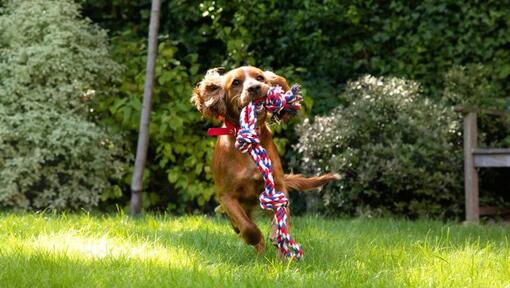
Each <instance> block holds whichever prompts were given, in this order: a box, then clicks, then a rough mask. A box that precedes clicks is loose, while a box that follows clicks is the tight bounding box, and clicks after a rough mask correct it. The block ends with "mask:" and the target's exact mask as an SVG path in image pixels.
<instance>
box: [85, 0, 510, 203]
mask: <svg viewBox="0 0 510 288" xmlns="http://www.w3.org/2000/svg"><path fill="white" fill-rule="evenodd" d="M82 1H83V3H84V13H85V14H86V15H88V16H89V17H90V18H91V19H93V21H95V22H96V23H98V24H100V25H102V26H103V27H105V28H107V29H109V30H110V31H111V34H112V35H113V36H115V37H121V38H123V39H128V38H129V41H113V46H114V47H115V50H117V51H119V52H118V53H117V56H116V59H117V60H118V61H119V62H122V63H126V65H127V66H128V68H127V69H128V70H130V72H126V74H124V75H125V76H123V77H122V82H123V84H122V86H121V87H124V88H121V90H122V92H121V95H119V97H120V98H122V99H123V100H115V97H112V98H110V99H109V100H108V101H105V102H104V104H105V105H104V107H103V108H105V109H103V111H105V110H108V109H111V110H112V111H114V112H115V113H113V114H112V115H114V117H112V118H108V122H107V123H108V124H111V125H110V127H113V128H115V129H119V130H124V129H126V127H127V126H124V124H125V123H124V124H122V125H119V123H123V122H126V123H127V122H130V121H132V122H133V124H132V126H131V128H129V134H130V138H129V139H130V142H131V143H132V145H133V146H134V145H135V143H136V135H135V133H136V131H135V128H134V125H136V121H137V120H136V119H137V118H136V117H137V115H138V114H136V113H134V112H135V111H139V110H137V109H139V104H140V101H139V99H138V98H136V97H135V96H134V93H131V92H129V93H131V94H132V96H130V97H129V98H128V97H127V96H126V95H128V92H126V88H128V87H133V86H137V87H138V88H136V89H138V91H137V93H136V94H137V95H141V87H142V85H141V84H140V83H141V82H142V81H143V72H141V71H142V70H143V69H144V64H143V63H142V62H143V61H144V56H145V54H144V53H145V46H144V45H145V43H146V37H147V27H148V22H149V15H150V2H151V1H149V0H143V1H138V0H123V1H120V0H114V1H110V0H82ZM509 13H510V5H508V4H507V3H506V2H505V1H499V2H498V1H490V2H487V1H470V2H461V1H454V0H441V1H439V0H430V1H404V0H392V1H387V2H380V1H360V0H357V1H308V0H296V1H269V0H261V1H257V2H256V3H253V5H245V2H243V1H239V0H235V1H225V0H214V1H212V0H207V1H196V0H192V1H183V0H169V1H163V3H162V6H161V25H160V34H161V35H165V37H167V38H165V41H166V44H164V45H165V47H166V48H160V49H163V50H168V49H171V50H172V51H173V54H172V56H171V57H170V58H166V59H167V60H168V59H171V61H172V62H171V64H169V66H168V67H177V69H178V70H179V71H180V72H179V73H180V75H184V74H186V75H188V76H187V77H184V79H185V80H183V81H184V82H185V83H184V86H186V87H188V88H186V89H189V86H190V85H192V84H194V83H196V82H197V81H199V78H200V76H199V75H203V74H205V71H206V70H207V69H208V68H210V67H217V66H224V67H225V68H226V69H229V68H231V67H233V66H238V65H243V64H251V65H256V66H260V67H262V68H264V69H277V70H280V71H283V72H284V73H282V75H285V76H289V75H291V76H290V78H292V79H291V82H294V81H297V82H299V83H301V84H303V87H304V88H306V89H307V90H308V91H309V92H308V95H309V96H311V97H312V98H313V110H312V111H311V114H318V115H324V114H325V113H328V112H329V111H330V110H332V109H333V108H334V107H336V106H338V105H348V104H349V103H348V102H347V100H348V98H346V97H337V95H339V94H340V93H339V91H343V89H345V83H346V82H347V81H348V80H350V79H356V78H358V77H359V76H360V75H363V74H366V73H369V74H372V75H378V76H381V75H382V76H385V75H393V76H398V77H405V78H406V79H412V80H415V81H418V82H419V83H421V84H422V86H421V87H422V88H423V91H422V94H423V95H424V96H426V97H427V98H430V99H434V100H436V101H441V100H443V99H444V98H442V96H443V91H444V87H445V85H447V84H448V83H445V81H448V80H447V79H446V78H444V77H442V75H444V73H446V72H448V71H449V70H450V68H451V67H452V66H453V65H466V64H468V63H473V62H476V63H482V64H483V65H484V66H485V67H486V70H487V71H489V73H490V74H491V75H492V76H491V83H493V84H494V85H495V86H494V87H497V89H498V90H499V91H497V92H498V93H500V94H502V95H508V93H509V91H510V81H507V80H508V76H509V75H510V52H509V49H508V43H510V33H508V26H509V25H508V24H509V22H508V19H509V17H507V15H508V14H509ZM117 39H119V38H117ZM123 51H126V52H125V55H123ZM134 58H136V59H134ZM131 60H132V62H131ZM136 61H138V62H140V63H137V64H136V66H134V65H133V62H136ZM198 64H199V65H198ZM160 66H161V67H163V66H164V65H163V64H162V63H161V64H160ZM168 67H167V68H165V69H168ZM197 69H198V70H197ZM163 71H165V70H164V69H163ZM158 73H160V75H162V73H164V72H158ZM165 77H167V76H165ZM172 77H173V76H172ZM188 78H189V79H191V80H188ZM135 79H136V81H135ZM174 79H177V78H174ZM188 81H189V82H188ZM134 83H135V84H134ZM170 83H173V82H172V81H170V82H166V84H164V85H162V87H164V89H172V88H171V86H172V85H170ZM179 83H181V84H182V82H179ZM176 84H177V83H176ZM158 85H159V84H158ZM158 85H157V86H158ZM491 85H492V84H491ZM129 89H131V88H129ZM133 91H134V90H133ZM158 93H160V95H162V98H161V99H159V100H158V99H156V100H155V101H156V102H155V105H154V107H155V112H154V113H153V116H154V119H156V118H158V117H159V116H158V114H159V113H161V111H164V110H161V109H158V108H157V107H158V106H159V105H167V104H165V103H167V102H166V101H167V99H168V98H166V97H169V96H168V95H167V94H166V93H165V92H157V93H156V95H157V94H158ZM186 93H187V92H186ZM173 95H174V96H172V98H171V99H176V98H173V97H175V96H176V95H180V96H179V98H178V99H179V100H177V103H184V102H181V101H185V100H184V99H185V93H184V92H182V93H181V92H178V94H173ZM137 97H139V96H137ZM156 97H159V96H156ZM113 100H115V101H113ZM172 101H174V100H172ZM310 102H311V101H310ZM121 103H123V104H121ZM168 103H170V102H168ZM448 104H449V105H450V104H452V102H448ZM108 105H120V106H111V107H106V106H108ZM168 105H170V104H168ZM179 105H180V104H179ZM186 105H189V106H190V107H189V109H191V110H192V107H191V105H190V104H186ZM118 107H122V109H117V108H118ZM130 107H131V108H130ZM130 109H131V110H130ZM191 110H190V111H191ZM128 111H131V112H133V113H131V112H129V113H128ZM193 113H196V112H191V114H193ZM195 116H196V115H195ZM195 116H192V117H195ZM108 117H109V116H108ZM180 117H181V116H179V115H178V116H177V118H180ZM186 117H188V116H186ZM190 117H191V116H190ZM197 117H198V116H197ZM112 119H115V120H113V121H112ZM160 119H163V118H160ZM155 121H159V120H155ZM177 121H179V120H177ZM196 121H197V122H195V120H191V121H189V122H184V123H186V125H188V124H190V123H194V124H190V126H189V127H191V128H189V129H188V130H187V132H189V134H186V136H184V137H188V135H189V137H190V138H191V137H192V135H193V137H198V138H196V139H199V140H193V141H195V142H192V143H199V142H200V143H207V144H203V145H212V144H211V143H213V139H207V138H206V136H205V135H204V133H203V131H204V130H205V129H206V128H207V126H208V125H209V124H210V123H208V122H205V121H202V120H196ZM196 125H199V126H196ZM154 127H165V125H163V126H159V124H155V126H154ZM197 127H198V128H197ZM165 129H166V128H163V129H162V131H164V130H165ZM275 130H276V131H277V132H278V133H282V134H280V135H282V136H284V137H281V138H278V139H279V140H278V143H279V148H285V149H286V151H287V153H285V154H284V161H283V162H284V165H286V164H290V165H289V166H290V167H286V168H289V169H287V170H291V169H294V170H296V172H299V169H301V168H300V167H299V166H298V165H295V163H297V161H298V157H297V155H296V153H293V152H292V151H291V149H289V148H290V144H291V143H294V142H295V139H296V135H295V134H294V133H293V132H292V126H290V127H287V128H285V129H279V128H277V129H275ZM154 131H156V130H153V133H155V132H154ZM171 133H172V131H170V133H169V134H166V135H165V134H163V133H160V134H158V135H157V136H156V134H152V137H153V138H151V145H152V146H151V147H150V150H149V159H148V165H147V167H148V170H147V171H148V172H147V175H146V185H147V186H146V187H147V188H148V191H149V194H148V196H149V197H148V201H146V204H147V205H151V206H152V207H153V206H154V205H158V206H161V208H165V207H166V206H167V205H170V206H173V205H177V206H179V207H186V210H187V211H192V210H193V209H194V208H197V207H200V206H201V205H200V204H198V201H197V199H201V200H200V203H204V201H205V199H207V198H208V197H209V196H210V195H211V193H212V190H210V189H206V190H204V191H205V193H204V196H199V195H198V194H197V193H199V192H198V191H199V189H200V188H199V186H193V188H192V189H191V190H190V191H194V192H190V193H191V194H190V195H194V196H192V197H189V196H188V192H187V190H186V188H176V187H175V186H174V185H173V184H172V183H169V181H168V176H169V171H170V169H171V168H170V167H182V163H183V161H187V163H192V161H196V163H203V161H205V160H206V159H207V157H203V154H201V153H202V151H199V149H202V148H201V146H200V145H196V144H193V145H190V146H186V149H179V151H184V152H183V153H184V154H179V155H185V156H184V158H179V157H177V158H176V159H175V160H174V158H172V157H167V156H164V155H163V154H161V153H160V152H157V151H156V150H154V149H156V147H161V145H160V143H167V142H166V141H168V143H167V144H166V145H167V147H168V146H172V145H173V144H172V142H171V141H170V139H174V138H173V136H171ZM178 133H180V132H178ZM178 133H177V134H178ZM166 137H168V138H166ZM158 139H160V140H158ZM192 147H194V148H193V149H197V150H195V151H192V150H191V149H192ZM208 147H209V146H208ZM459 147H462V146H459ZM172 149H173V148H172ZM160 151H162V150H160ZM172 151H174V150H172ZM282 151H283V150H282ZM158 153H159V154H158ZM193 155H195V156H193ZM192 157H195V160H186V159H192ZM163 159H164V160H163ZM160 161H163V163H164V165H162V166H160V164H163V163H161V162H160ZM199 166H200V165H199ZM207 167H208V166H207V164H205V166H204V168H203V170H202V171H199V170H200V168H197V169H198V170H197V172H192V173H189V171H191V169H192V166H189V167H188V168H185V169H182V168H181V169H180V170H177V169H173V170H171V171H179V172H178V173H182V175H181V176H176V174H172V175H174V176H172V179H173V180H175V179H181V180H180V182H179V183H181V184H182V185H183V186H182V187H186V183H201V185H206V184H208V185H207V186H203V187H201V188H207V187H211V185H212V183H210V181H209V180H208V179H209V176H208V175H209V174H208V170H207V169H208V168H207ZM181 190H182V191H181ZM126 193H128V192H127V191H126ZM178 195H182V196H178ZM208 195H209V196H208ZM294 195H296V194H294ZM300 195H301V194H300ZM293 197H294V196H293ZM297 197H301V196H297ZM193 199H195V200H193ZM294 204H296V201H293V205H294ZM208 207H210V206H206V208H205V209H202V211H204V210H207V209H208ZM294 207H296V205H294ZM179 209H181V208H179ZM293 211H294V212H295V211H296V209H294V210H293Z"/></svg>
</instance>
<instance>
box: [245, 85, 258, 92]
mask: <svg viewBox="0 0 510 288" xmlns="http://www.w3.org/2000/svg"><path fill="white" fill-rule="evenodd" d="M259 91H260V84H254V85H252V86H250V87H248V92H250V93H258V92H259Z"/></svg>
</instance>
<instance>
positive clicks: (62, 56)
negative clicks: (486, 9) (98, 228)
mask: <svg viewBox="0 0 510 288" xmlns="http://www.w3.org/2000/svg"><path fill="white" fill-rule="evenodd" d="M4 4H5V7H4V10H3V11H2V14H1V15H0V79H2V81H1V82H0V207H9V208H24V209H29V208H30V209H44V208H50V209H66V208H72V209H80V208H90V207H94V206H97V205H98V204H99V202H100V201H101V200H106V199H108V198H115V197H119V196H121V195H122V191H121V189H120V187H119V186H118V185H116V184H115V182H117V181H118V180H119V179H120V177H121V175H122V174H124V173H126V172H125V169H126V166H127V165H126V164H127V163H128V162H127V159H129V157H128V156H127V154H125V153H124V150H123V149H122V148H123V141H122V139H119V137H116V136H115V135H111V134H109V133H108V131H107V129H105V128H104V127H100V126H98V125H97V124H96V123H94V122H95V121H94V120H95V119H94V114H93V113H91V111H93V110H91V109H93V108H91V107H92V105H91V102H93V101H94V98H95V97H104V96H105V95H107V94H108V93H114V91H112V89H110V87H111V86H112V85H111V84H112V83H113V82H114V81H115V79H116V78H117V77H118V75H119V72H120V67H119V65H118V64H116V63H115V62H113V61H112V60H111V58H110V55H109V50H108V43H107V35H106V33H105V32H104V31H103V30H101V29H99V28H98V27H96V26H95V25H93V24H92V23H90V21H87V20H82V19H80V12H79V9H78V6H77V5H75V4H73V3H72V2H67V1H63V2H61V1H54V0H49V1H45V0H31V1H26V0H24V1H6V2H5V3H4ZM41 13H42V14H43V15H44V17H41V16H42V15H41Z"/></svg>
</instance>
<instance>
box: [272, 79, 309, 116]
mask: <svg viewBox="0 0 510 288" xmlns="http://www.w3.org/2000/svg"><path fill="white" fill-rule="evenodd" d="M300 92H301V87H299V85H293V86H292V87H291V88H290V90H289V91H287V92H284V91H283V89H282V87H280V86H274V87H271V88H269V90H268V91H267V97H266V102H265V106H266V109H267V111H269V112H271V113H273V114H274V113H279V112H280V111H282V110H283V111H285V112H291V113H296V112H297V110H299V109H301V103H300V102H301V101H302V100H303V97H301V95H300Z"/></svg>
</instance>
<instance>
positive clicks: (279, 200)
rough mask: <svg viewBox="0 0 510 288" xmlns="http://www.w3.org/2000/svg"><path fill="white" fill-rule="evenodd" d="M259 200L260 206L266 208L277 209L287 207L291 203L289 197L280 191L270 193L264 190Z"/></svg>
mask: <svg viewBox="0 0 510 288" xmlns="http://www.w3.org/2000/svg"><path fill="white" fill-rule="evenodd" d="M259 200H260V207H262V209H266V210H276V209H278V208H280V207H287V205H288V204H289V199H287V197H285V194H283V192H280V191H275V192H274V193H272V194H268V193H267V192H265V191H264V192H262V193H260V196H259Z"/></svg>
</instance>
